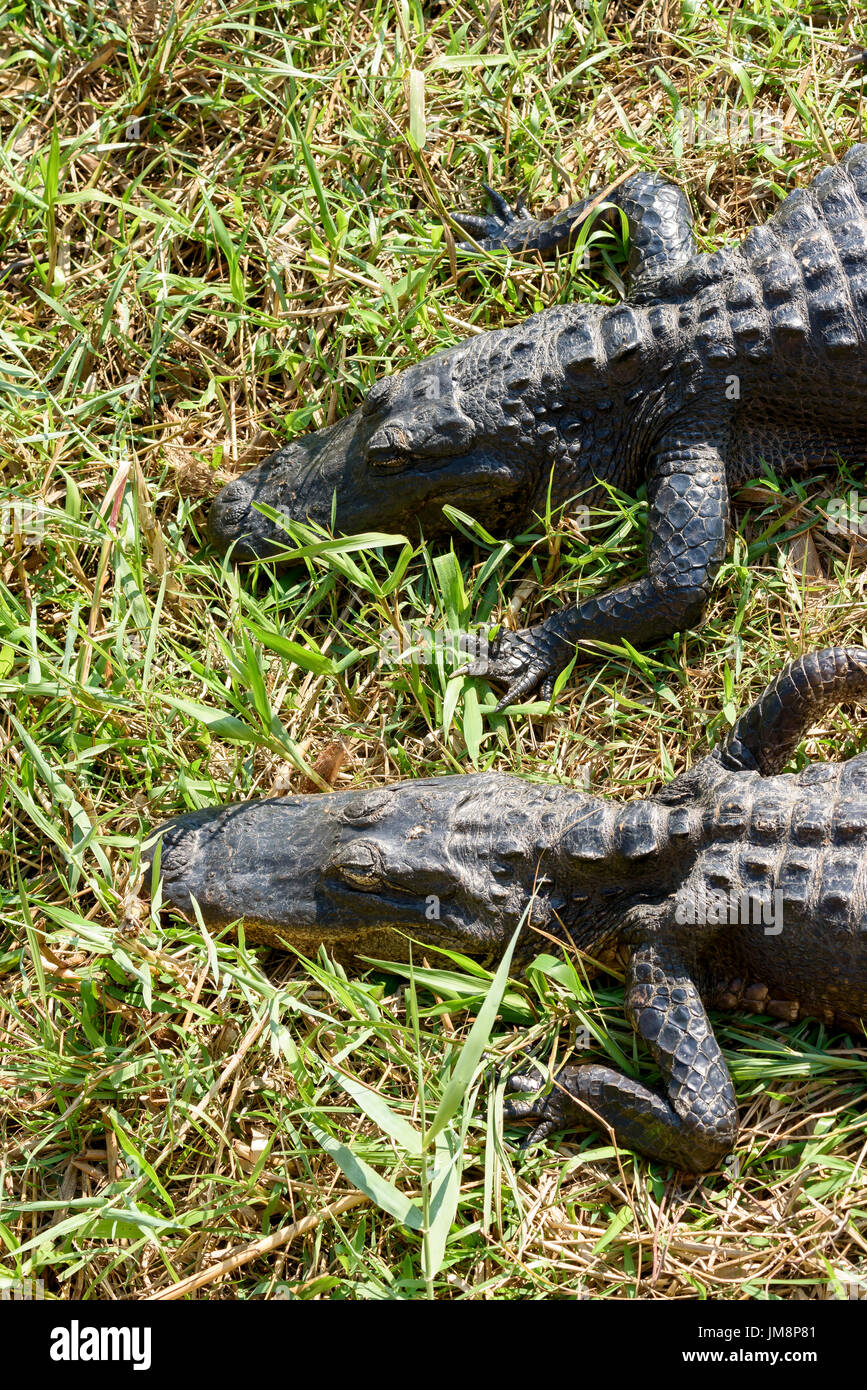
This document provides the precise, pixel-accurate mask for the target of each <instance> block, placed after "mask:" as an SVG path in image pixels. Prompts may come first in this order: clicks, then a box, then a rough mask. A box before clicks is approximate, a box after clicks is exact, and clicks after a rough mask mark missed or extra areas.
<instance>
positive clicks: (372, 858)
mask: <svg viewBox="0 0 867 1390" xmlns="http://www.w3.org/2000/svg"><path fill="white" fill-rule="evenodd" d="M331 862H332V866H333V867H334V868H335V869H336V870H337V872H338V873H339V874H340V876H341V878H345V879H346V881H347V883H351V884H352V886H353V887H354V888H378V887H379V886H380V884H381V883H382V864H381V862H380V857H379V851H378V849H377V848H376V846H375V845H371V844H368V843H367V842H365V841H363V840H356V841H355V842H354V844H351V845H345V846H344V847H343V848H342V849H339V850H337V852H336V854H335V855H334V858H333V859H332V861H331Z"/></svg>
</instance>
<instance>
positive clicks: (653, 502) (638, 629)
mask: <svg viewBox="0 0 867 1390" xmlns="http://www.w3.org/2000/svg"><path fill="white" fill-rule="evenodd" d="M724 450H725V441H724V435H723V434H722V433H720V434H719V435H718V437H717V438H715V439H714V438H710V439H708V438H703V437H700V436H698V435H697V434H695V435H694V436H693V437H690V434H689V432H688V431H687V430H685V429H682V430H680V431H678V433H677V434H676V435H674V436H672V437H669V438H667V439H665V440H663V441H662V442H661V443H660V445H659V446H658V448H657V450H656V453H655V456H654V458H653V460H652V462H651V464H650V471H649V474H648V480H647V495H648V512H649V516H648V573H647V575H646V577H645V578H643V579H639V580H636V581H635V582H633V583H631V584H624V585H623V586H622V587H621V588H619V589H612V590H611V591H610V592H609V593H607V594H601V595H600V596H599V597H598V598H591V599H587V600H586V601H585V602H584V603H580V604H579V605H578V606H577V608H572V609H568V610H564V611H561V612H559V613H553V614H552V615H551V616H550V617H549V618H546V619H545V620H544V622H542V623H539V624H537V625H536V626H535V627H531V628H525V629H523V630H522V631H520V632H503V633H501V634H500V635H499V636H498V637H497V639H496V640H495V642H494V643H493V645H492V647H491V650H490V652H489V653H488V654H487V655H486V656H483V657H479V658H478V659H477V660H475V661H473V662H471V663H470V664H468V665H467V666H465V667H463V668H461V673H462V674H466V675H470V676H486V677H487V678H488V679H489V680H492V681H495V682H497V683H498V684H503V685H505V686H506V687H507V689H506V694H505V695H504V696H503V698H502V700H500V702H499V704H498V705H497V709H498V710H500V709H503V708H505V706H506V705H509V704H515V703H517V701H519V700H521V699H523V698H525V697H526V696H527V695H528V694H529V693H530V692H531V691H533V690H535V689H536V687H537V686H540V687H541V695H542V698H543V699H550V697H551V693H552V691H553V686H554V680H555V678H556V676H557V674H558V672H559V671H561V670H562V669H563V667H564V666H565V665H566V664H567V662H568V661H570V660H571V658H572V655H573V653H574V651H575V647H576V644H577V643H578V642H584V641H594V640H602V641H606V642H612V641H617V640H618V639H622V638H626V640H627V641H628V642H631V643H633V644H642V643H646V642H652V641H655V640H657V639H658V638H661V637H668V636H670V635H671V634H672V633H673V632H682V631H684V630H685V629H686V628H690V627H693V626H695V624H696V623H697V622H698V621H699V619H700V618H701V615H702V613H703V611H704V607H705V604H706V603H707V600H708V597H709V594H710V590H711V586H712V585H713V581H714V579H715V577H716V574H717V571H718V570H719V567H720V565H721V564H722V562H723V560H724V559H725V549H726V534H727V530H728V516H729V499H728V487H727V483H726V468H725V452H724ZM456 674H457V673H456Z"/></svg>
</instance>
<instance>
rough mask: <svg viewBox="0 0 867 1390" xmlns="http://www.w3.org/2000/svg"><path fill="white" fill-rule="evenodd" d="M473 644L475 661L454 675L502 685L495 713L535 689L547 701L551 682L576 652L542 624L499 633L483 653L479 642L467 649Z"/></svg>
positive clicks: (551, 689) (569, 644)
mask: <svg viewBox="0 0 867 1390" xmlns="http://www.w3.org/2000/svg"><path fill="white" fill-rule="evenodd" d="M473 645H475V653H476V655H475V659H474V660H472V661H470V662H468V663H467V665H466V666H461V667H460V668H459V669H458V670H457V671H455V672H453V674H454V675H456V676H484V677H485V678H486V679H487V680H490V681H494V682H495V684H497V685H504V686H505V687H506V693H505V695H504V696H503V698H502V700H500V701H499V703H498V704H497V710H498V711H499V710H503V709H505V708H506V706H507V705H516V704H518V703H519V702H520V701H521V700H523V699H524V698H525V696H527V695H529V694H530V693H531V692H532V691H534V690H535V689H536V687H537V686H538V687H539V696H540V699H542V700H550V699H551V698H552V697H553V694H554V682H555V681H556V679H557V676H558V675H559V674H560V672H561V671H562V670H563V667H564V666H565V665H567V663H568V662H569V661H570V660H571V657H572V654H573V652H574V650H575V649H574V647H573V646H572V644H571V643H569V642H564V641H563V640H562V638H560V637H558V636H556V634H554V633H553V632H552V631H551V630H550V628H549V627H547V626H546V624H545V623H539V624H537V626H536V627H526V628H522V629H521V631H520V632H511V631H509V630H506V631H503V632H500V633H499V634H498V636H497V637H495V639H494V641H493V642H492V643H491V645H490V647H488V648H487V649H486V650H485V651H484V652H483V653H482V652H480V647H479V644H478V643H475V644H473V643H468V644H467V650H468V651H470V650H472V647H473Z"/></svg>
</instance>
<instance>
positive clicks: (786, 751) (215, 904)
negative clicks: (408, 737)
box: [149, 647, 867, 1171]
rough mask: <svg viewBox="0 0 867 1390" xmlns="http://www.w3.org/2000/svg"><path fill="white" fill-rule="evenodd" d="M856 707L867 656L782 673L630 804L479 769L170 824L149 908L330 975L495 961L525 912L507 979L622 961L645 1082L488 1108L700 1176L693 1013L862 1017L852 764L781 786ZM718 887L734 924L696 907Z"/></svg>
mask: <svg viewBox="0 0 867 1390" xmlns="http://www.w3.org/2000/svg"><path fill="white" fill-rule="evenodd" d="M865 698H867V650H865V649H864V648H861V647H848V648H831V649H829V650H826V651H821V652H817V653H814V654H812V655H809V656H805V657H802V658H801V659H800V660H799V661H796V662H794V663H793V664H792V665H791V666H789V667H788V668H787V669H786V670H785V671H784V672H783V673H782V674H781V675H780V676H779V677H778V678H777V680H776V681H774V683H773V684H772V685H771V686H769V687H768V689H767V690H766V691H765V692H764V694H763V695H762V696H761V697H760V699H759V700H758V701H757V702H756V703H755V704H754V705H753V706H752V707H751V708H750V709H749V710H748V711H747V712H746V713H745V714H744V715H743V717H742V718H741V719H740V720H738V722H737V724H736V725H735V727H734V729H733V730H732V731H731V733H730V735H729V736H728V738H727V739H726V740H725V742H724V743H723V744H721V745H720V746H719V747H717V748H716V749H715V750H714V751H713V753H711V754H710V756H709V757H706V758H704V759H703V760H702V761H701V762H699V763H697V764H696V765H695V766H694V767H693V768H691V769H690V771H688V772H686V773H684V774H683V775H682V776H680V777H678V778H676V779H675V780H674V781H673V782H671V783H669V784H668V785H667V786H664V787H663V788H662V789H661V790H660V791H659V792H658V793H657V794H656V795H654V796H652V797H650V798H648V799H646V800H643V801H633V802H630V803H628V804H618V803H615V802H610V801H603V800H601V799H600V798H598V797H593V796H587V795H585V794H583V793H581V792H577V791H573V790H572V789H570V788H568V787H560V786H545V785H540V784H534V783H530V782H525V781H522V780H521V779H520V778H517V777H508V776H502V775H498V774H493V773H483V774H477V775H469V776H466V777H441V778H431V779H427V780H420V781H416V782H405V783H400V784H398V785H396V786H392V787H388V788H382V789H377V790H374V791H345V792H336V793H334V794H332V795H330V796H320V795H311V796H294V797H283V798H280V799H278V800H267V801H252V802H247V803H243V804H240V805H236V806H226V807H216V808H213V809H209V810H204V811H197V812H194V813H192V814H190V815H184V816H179V817H177V818H176V819H175V820H173V821H170V822H169V823H168V824H167V825H165V826H163V827H161V829H160V830H159V831H158V832H157V836H158V838H159V839H160V840H161V842H162V850H161V856H162V862H161V870H162V883H163V894H164V898H165V900H166V901H168V902H169V903H172V904H173V905H175V906H176V907H178V908H180V909H182V910H183V911H186V912H190V911H191V909H192V898H193V897H195V899H196V900H197V902H198V904H199V907H200V909H201V911H202V914H203V916H204V920H205V921H206V922H207V923H208V924H209V925H214V926H219V925H224V924H227V923H230V922H234V921H236V920H238V919H239V918H243V919H244V921H245V931H246V934H247V936H248V937H250V938H252V939H253V940H262V941H265V942H267V943H269V944H270V945H273V946H277V947H279V946H285V945H287V944H288V945H291V946H294V947H297V948H299V949H300V950H302V951H304V952H307V953H312V952H315V951H316V949H317V948H318V947H319V946H320V945H322V944H324V945H325V946H326V947H327V948H328V949H329V950H330V951H331V952H332V953H334V954H335V955H336V956H338V957H340V958H342V959H343V960H345V961H346V962H347V963H348V964H352V963H353V962H354V961H355V958H356V957H357V956H374V957H381V958H382V957H384V958H392V959H406V957H407V953H408V949H409V945H408V943H409V941H410V940H412V941H415V942H417V943H422V945H424V946H425V947H427V948H428V949H436V948H437V947H438V946H439V947H445V948H453V949H457V950H460V951H463V952H465V953H467V954H470V955H475V956H479V957H481V958H482V959H484V960H486V961H490V962H493V961H495V960H496V959H497V958H498V957H499V956H500V955H501V953H502V951H503V949H504V948H505V946H506V944H507V943H508V942H509V940H510V939H511V937H512V934H513V932H514V930H515V927H516V926H517V924H518V923H519V922H521V921H522V919H523V920H524V922H525V926H524V928H523V930H522V933H521V936H520V937H519V941H518V944H517V948H516V951H515V956H514V962H515V964H516V965H517V966H519V967H520V966H521V965H522V964H526V962H527V961H528V960H529V959H532V957H533V956H534V955H535V954H536V953H537V952H538V950H539V949H544V950H550V942H551V938H553V939H555V940H556V941H558V942H560V943H561V945H562V949H564V950H567V951H580V952H583V953H586V955H587V956H588V957H590V958H592V960H593V961H599V962H601V963H602V964H606V963H607V964H611V963H613V962H615V961H617V960H620V961H625V963H626V1010H627V1014H628V1016H629V1019H630V1021H631V1022H632V1024H633V1027H634V1028H635V1029H636V1031H637V1033H638V1034H639V1035H640V1036H641V1037H642V1038H643V1039H644V1040H645V1042H646V1043H647V1045H648V1047H649V1049H650V1051H651V1053H652V1054H653V1056H654V1058H655V1060H656V1062H657V1064H658V1066H659V1068H660V1071H661V1073H662V1077H663V1090H662V1091H661V1092H660V1093H657V1092H655V1091H653V1090H651V1089H650V1088H649V1087H647V1086H645V1085H643V1084H642V1083H641V1082H640V1081H637V1080H633V1079H631V1078H629V1077H625V1076H621V1075H619V1074H618V1073H617V1072H615V1071H613V1070H612V1069H611V1068H609V1067H604V1066H598V1065H595V1064H593V1065H586V1066H578V1067H576V1066H567V1067H565V1068H563V1069H562V1070H561V1071H560V1072H559V1074H558V1076H557V1077H556V1081H555V1085H554V1087H553V1089H552V1091H551V1093H550V1095H548V1096H540V1097H535V1098H533V1099H531V1100H526V1099H513V1100H512V1101H511V1102H510V1103H509V1105H508V1106H507V1114H508V1115H509V1116H510V1117H512V1118H533V1119H535V1120H536V1122H537V1124H536V1128H535V1130H534V1132H533V1136H532V1137H538V1136H540V1135H543V1134H546V1133H548V1132H550V1131H551V1130H553V1129H557V1128H560V1127H562V1126H564V1125H567V1124H573V1123H576V1122H579V1123H586V1122H588V1121H589V1122H590V1123H596V1124H601V1125H603V1126H604V1127H608V1128H610V1129H611V1130H612V1131H613V1133H614V1136H615V1138H616V1139H617V1141H618V1142H619V1143H621V1144H623V1145H626V1146H628V1147H631V1148H635V1149H638V1150H640V1151H641V1152H643V1153H646V1154H649V1155H650V1156H651V1157H653V1158H657V1159H662V1160H665V1161H670V1162H672V1163H675V1164H677V1165H678V1166H680V1167H683V1168H688V1169H692V1170H695V1171H702V1170H703V1169H706V1168H709V1167H712V1166H713V1165H714V1164H715V1163H717V1162H718V1161H719V1160H720V1159H721V1158H722V1156H723V1155H724V1154H725V1153H727V1152H728V1151H729V1149H730V1148H731V1147H732V1146H733V1144H734V1142H735V1137H736V1132H737V1111H736V1107H735V1100H734V1093H733V1091H732V1086H731V1081H730V1078H729V1075H728V1071H727V1070H726V1066H725V1062H724V1060H723V1057H722V1055H721V1053H720V1050H719V1047H718V1045H717V1042H716V1039H715V1037H714V1034H713V1029H712V1027H711V1025H710V1023H709V1021H708V1018H707V1014H706V1012H705V1009H706V1006H708V1005H711V1006H715V1007H718V1008H735V1007H742V1008H747V1009H750V1010H752V1011H754V1012H765V1011H766V1012H768V1013H770V1014H772V1015H774V1016H775V1017H778V1018H782V1019H796V1018H798V1017H799V1016H801V1015H802V1014H810V1015H815V1016H818V1017H819V1018H822V1019H824V1020H825V1021H826V1022H827V1023H829V1024H830V1023H836V1024H838V1025H840V1026H842V1027H845V1028H849V1029H856V1028H859V1027H860V1026H861V1020H862V1019H863V1018H864V1017H865V1016H867V754H861V755H860V756H859V757H856V758H852V759H851V760H850V761H849V762H847V763H844V764H823V763H820V764H815V765H813V766H811V767H809V768H807V769H806V770H805V771H804V772H802V773H800V774H798V775H792V774H781V773H780V771H779V770H780V768H782V767H784V766H785V764H786V762H787V761H788V760H789V758H790V757H791V756H792V754H793V752H794V751H795V749H796V747H797V744H798V742H799V741H800V739H801V738H802V737H803V735H804V734H805V732H806V731H807V730H808V728H809V726H810V724H811V723H813V722H814V721H815V720H816V719H817V718H818V717H819V716H820V715H821V714H822V713H824V712H825V711H826V710H827V709H829V708H830V707H831V706H832V705H833V704H835V703H837V702H839V701H840V700H855V699H858V700H863V699H865ZM149 853H150V854H151V855H152V853H153V851H152V850H151V851H149ZM714 893H716V894H720V893H722V894H724V895H725V896H726V899H727V907H726V916H728V911H729V907H728V904H729V903H732V902H733V903H734V904H735V905H736V907H737V912H736V913H735V914H734V915H735V916H736V917H737V920H736V921H732V922H729V921H727V920H726V921H722V922H718V921H716V920H714V918H715V916H718V915H719V914H718V913H715V912H714V911H709V912H708V911H703V905H705V904H706V902H707V900H708V898H710V897H712V895H713V894H714ZM775 893H778V894H779V895H780V897H779V899H777V900H776V902H775V900H774V898H773V895H774V894H775ZM743 895H746V900H745V901H744V902H742V901H741V899H742V897H743ZM750 896H752V898H753V899H755V900H757V901H758V902H761V903H764V904H765V912H764V919H762V918H761V917H760V916H758V914H757V910H756V907H755V905H751V904H750V901H749V899H750ZM691 904H692V905H693V907H697V908H698V911H697V912H695V911H694V912H693V913H692V914H690V912H689V910H688V909H689V907H690V905H691ZM772 905H773V906H774V910H773V911H771V907H772ZM777 906H780V907H781V911H782V922H780V920H779V917H778V916H777V915H776V907H777ZM690 915H692V916H693V917H696V916H697V917H698V919H699V920H697V921H695V920H693V921H691V920H690ZM540 931H541V932H542V933H543V935H541V936H540V935H539V932H540ZM541 1084H542V1083H541V1079H540V1077H539V1075H538V1074H537V1073H536V1072H535V1071H534V1070H531V1071H530V1072H529V1073H527V1074H525V1075H522V1076H518V1077H517V1078H513V1089H514V1090H516V1091H527V1090H532V1091H536V1090H538V1088H539V1086H540V1085H541Z"/></svg>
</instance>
